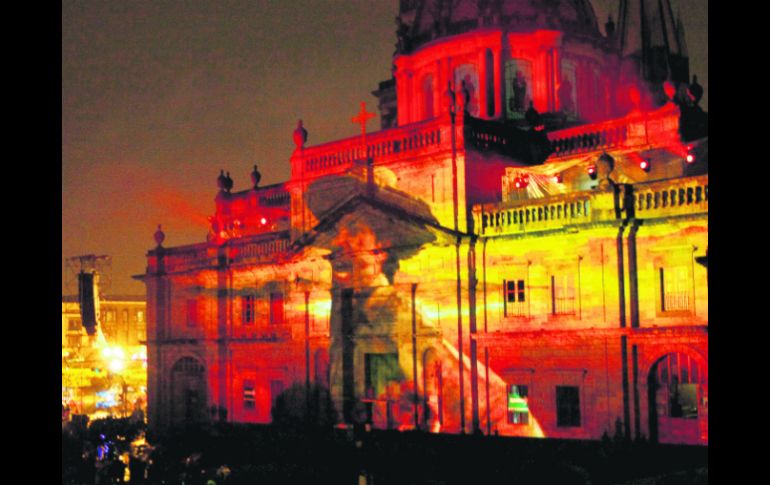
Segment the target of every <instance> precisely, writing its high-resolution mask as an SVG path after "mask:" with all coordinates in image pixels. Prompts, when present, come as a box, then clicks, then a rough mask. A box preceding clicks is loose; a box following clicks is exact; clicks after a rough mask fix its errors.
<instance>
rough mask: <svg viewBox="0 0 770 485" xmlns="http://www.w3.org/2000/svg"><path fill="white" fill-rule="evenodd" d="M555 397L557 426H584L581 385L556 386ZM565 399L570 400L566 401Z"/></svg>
mask: <svg viewBox="0 0 770 485" xmlns="http://www.w3.org/2000/svg"><path fill="white" fill-rule="evenodd" d="M573 390H574V391H573ZM573 392H574V394H573ZM555 397H556V399H555V401H556V426H557V427H559V428H580V427H582V425H583V420H582V412H581V409H580V386H566V385H565V386H556V392H555ZM572 398H574V399H575V401H574V402H573V401H572V400H571V399H572ZM565 399H568V400H567V401H565ZM565 412H566V413H567V414H566V415H565V414H564V413H565Z"/></svg>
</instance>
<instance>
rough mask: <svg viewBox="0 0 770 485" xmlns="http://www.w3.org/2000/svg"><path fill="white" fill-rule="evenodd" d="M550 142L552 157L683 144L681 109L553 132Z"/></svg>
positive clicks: (667, 106) (629, 116)
mask: <svg viewBox="0 0 770 485" xmlns="http://www.w3.org/2000/svg"><path fill="white" fill-rule="evenodd" d="M548 139H549V140H550V143H551V148H552V149H553V154H552V155H551V157H552V158H553V157H563V156H570V155H575V154H580V153H588V152H593V151H600V150H610V149H613V150H616V149H625V148H634V147H642V146H645V145H650V144H656V145H657V144H667V143H672V142H679V141H680V135H679V108H677V107H676V106H674V105H673V104H672V105H670V106H669V105H666V106H663V107H662V108H659V109H657V110H655V111H651V112H644V113H632V114H630V115H628V116H625V117H623V118H618V119H614V120H607V121H602V122H600V123H591V124H588V125H581V126H575V127H573V128H566V129H564V130H557V131H552V132H550V133H548Z"/></svg>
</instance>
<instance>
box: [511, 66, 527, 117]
mask: <svg viewBox="0 0 770 485" xmlns="http://www.w3.org/2000/svg"><path fill="white" fill-rule="evenodd" d="M512 84H513V98H511V101H510V103H511V111H516V112H521V111H524V102H525V100H526V99H527V80H526V79H525V78H524V74H523V73H522V72H521V71H516V77H515V78H514V80H513V82H512Z"/></svg>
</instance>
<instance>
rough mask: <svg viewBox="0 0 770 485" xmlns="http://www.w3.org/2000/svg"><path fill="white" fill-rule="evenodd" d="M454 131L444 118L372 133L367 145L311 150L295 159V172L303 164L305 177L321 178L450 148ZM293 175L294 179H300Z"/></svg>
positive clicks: (354, 140)
mask: <svg viewBox="0 0 770 485" xmlns="http://www.w3.org/2000/svg"><path fill="white" fill-rule="evenodd" d="M449 130H451V127H450V125H449V123H448V122H447V120H446V119H444V118H433V119H431V120H427V121H424V122H420V123H414V124H410V125H407V126H403V127H398V128H392V129H388V130H382V131H377V132H374V133H368V134H367V135H366V145H365V146H362V145H361V137H360V136H355V137H350V138H345V139H343V140H339V141H335V142H330V143H325V144H322V145H316V146H311V147H307V148H305V149H304V150H302V151H301V152H300V151H297V152H295V153H294V155H293V156H292V168H293V171H294V170H296V169H297V167H298V166H300V165H298V164H299V163H301V164H302V165H301V166H302V167H303V168H304V172H305V174H312V175H319V174H323V173H325V172H328V173H337V172H341V171H343V170H345V169H347V168H349V167H351V166H352V165H353V162H354V161H355V160H361V159H364V158H373V159H375V160H376V159H380V160H388V159H390V158H394V157H396V156H401V155H403V154H404V153H408V152H418V151H421V150H422V151H424V150H429V151H435V150H439V149H442V148H443V149H447V148H450V147H449V139H450V135H451V134H450V131H449ZM298 176H299V174H298V173H292V178H296V177H298Z"/></svg>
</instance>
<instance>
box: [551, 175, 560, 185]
mask: <svg viewBox="0 0 770 485" xmlns="http://www.w3.org/2000/svg"><path fill="white" fill-rule="evenodd" d="M551 180H552V181H553V183H555V184H560V183H561V182H562V177H561V174H560V173H555V174H554V175H553V177H551Z"/></svg>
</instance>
